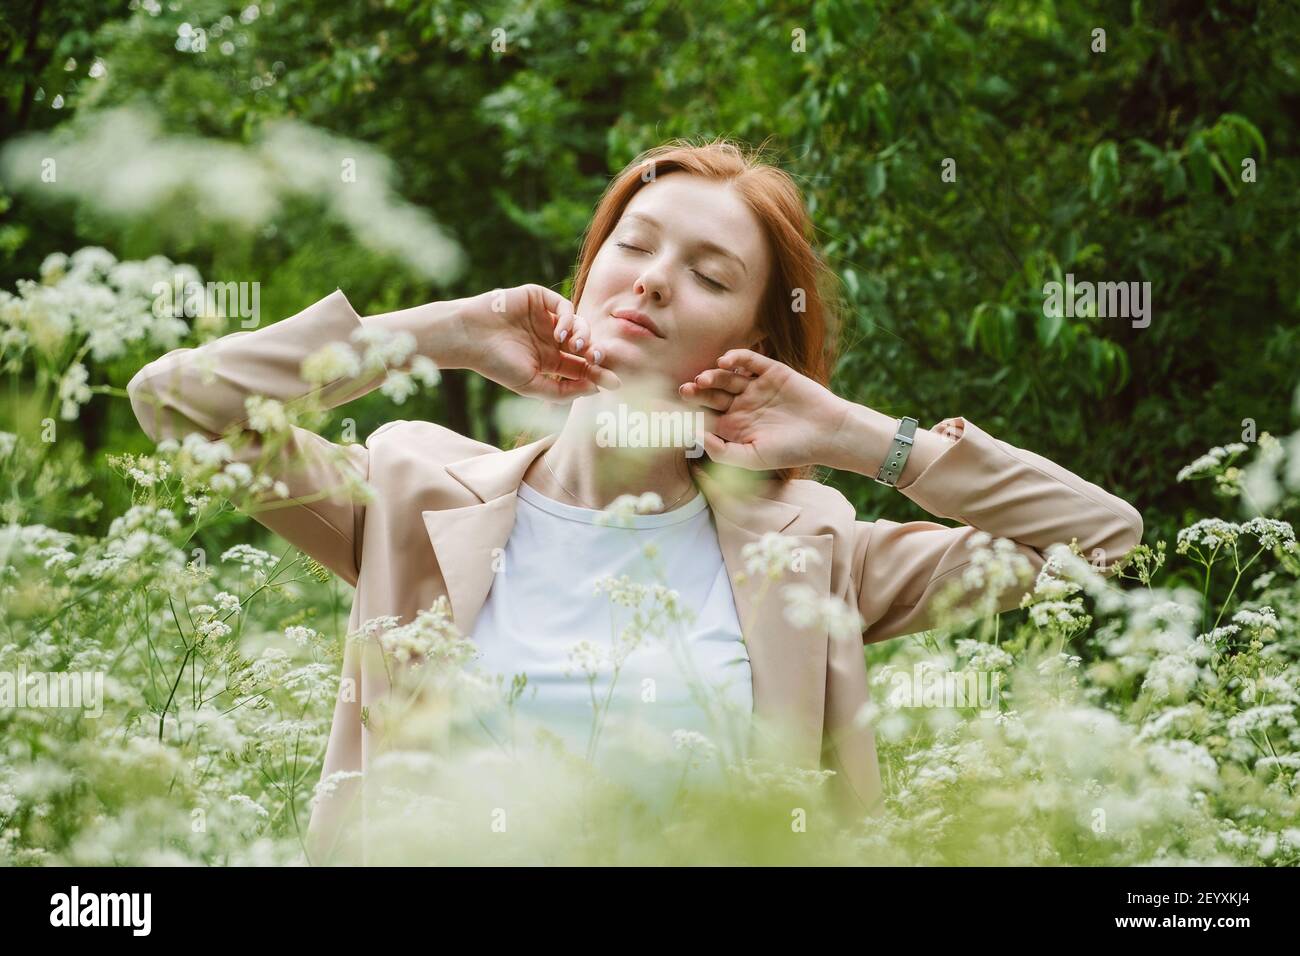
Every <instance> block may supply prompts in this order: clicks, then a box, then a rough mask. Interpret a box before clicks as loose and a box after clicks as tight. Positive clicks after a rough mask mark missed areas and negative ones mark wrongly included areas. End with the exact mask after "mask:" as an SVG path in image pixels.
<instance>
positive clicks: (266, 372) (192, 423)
mask: <svg viewBox="0 0 1300 956" xmlns="http://www.w3.org/2000/svg"><path fill="white" fill-rule="evenodd" d="M360 327H361V319H360V316H358V315H357V313H356V312H355V311H354V310H353V308H352V305H351V304H350V303H349V302H348V299H347V297H346V296H345V295H344V294H343V292H342V291H341V290H335V291H334V292H332V293H330V294H329V295H327V296H325V297H324V298H323V299H320V300H319V301H317V302H315V303H313V304H312V305H309V306H308V307H307V308H305V309H303V310H302V311H301V312H298V313H297V314H295V315H293V316H291V317H289V318H287V319H283V320H282V321H279V322H276V323H274V324H272V325H268V326H265V327H263V328H260V329H255V330H250V331H238V332H232V333H229V334H227V335H225V336H222V337H221V338H218V339H214V340H213V341H211V342H208V343H206V344H204V345H200V346H198V347H195V348H178V349H173V350H172V351H170V352H168V353H167V354H165V355H163V356H161V357H160V358H157V359H155V360H153V361H152V362H150V363H149V364H147V365H145V366H144V368H142V369H140V370H139V371H138V372H136V374H135V376H134V377H132V379H131V381H130V382H129V383H128V384H127V394H128V395H129V397H130V401H131V408H132V410H133V411H134V413H135V416H136V419H137V420H138V421H139V422H140V426H141V427H142V428H143V429H144V431H145V433H146V434H148V435H149V437H150V438H152V439H153V440H154V441H155V442H158V441H161V440H163V439H165V438H173V439H176V440H178V441H179V440H181V439H183V438H184V436H185V435H186V434H188V433H191V432H197V433H199V434H201V435H203V436H204V437H205V438H207V439H208V440H216V439H217V438H219V437H221V436H222V434H223V433H225V432H226V431H227V430H228V429H230V428H231V427H232V426H233V427H235V428H238V429H239V430H240V432H241V433H243V434H246V435H247V436H248V439H249V440H248V442H247V444H246V445H243V447H242V448H241V449H237V450H236V452H235V455H234V458H235V460H237V461H245V462H247V463H249V464H250V465H251V464H252V463H253V462H254V461H257V460H258V459H259V458H261V457H262V454H263V446H262V436H261V434H260V433H258V432H256V431H253V430H251V429H250V428H248V427H247V421H248V412H247V410H246V409H245V406H244V400H245V399H246V398H248V397H249V396H252V395H260V396H264V397H266V398H273V399H276V400H278V401H280V402H283V403H288V402H290V401H292V400H294V399H298V398H302V397H305V396H307V395H310V394H312V393H313V392H314V393H316V394H318V396H319V399H320V401H321V403H322V404H323V405H324V406H325V407H327V408H333V407H335V406H337V405H341V404H343V403H345V402H348V401H351V400H352V399H355V398H359V397H360V396H362V395H364V394H366V393H367V392H370V391H372V390H373V389H374V388H376V387H377V386H378V385H379V384H380V383H381V382H382V381H383V378H384V376H385V374H386V372H384V371H382V370H381V371H380V372H377V373H374V374H371V375H370V376H369V377H365V376H363V377H359V378H340V379H336V380H334V381H331V382H327V383H325V384H324V385H322V386H315V385H308V384H307V383H306V382H304V381H303V380H302V378H301V376H300V368H301V365H302V361H303V359H305V358H307V357H308V356H309V355H311V354H312V353H313V352H315V351H316V350H317V349H319V348H321V347H322V346H325V345H327V344H329V343H341V344H350V337H351V335H352V333H353V332H354V331H355V330H356V329H358V328H360ZM390 424H391V423H390ZM383 427H387V426H386V425H385V426H383ZM378 431H382V428H381V429H379V430H378ZM378 431H376V432H375V434H378ZM371 437H372V438H373V437H374V435H372V436H371ZM270 459H271V460H270V461H262V462H261V463H260V465H261V468H262V470H263V473H268V474H271V475H272V476H273V477H274V478H276V479H277V480H279V481H283V482H284V483H285V485H287V486H288V491H289V495H288V497H287V498H282V497H281V496H279V495H276V494H272V493H271V492H263V493H259V494H258V495H257V496H255V497H254V498H252V499H250V504H249V505H243V506H241V510H243V511H245V513H247V514H250V515H251V516H252V517H253V518H254V519H255V520H256V521H258V522H259V523H261V524H262V525H264V526H265V527H267V528H269V529H270V530H272V531H274V532H275V533H276V534H279V535H280V536H281V537H283V538H285V539H286V540H287V541H289V542H290V543H291V544H293V545H295V546H297V547H298V548H300V549H301V550H302V551H304V552H306V553H307V554H309V555H311V556H312V557H313V558H315V559H316V560H317V561H319V562H320V563H321V564H323V565H325V566H326V567H327V568H329V569H330V570H332V571H334V572H335V573H336V574H338V575H339V576H340V577H342V578H343V579H344V580H345V581H347V582H348V583H349V584H351V585H353V586H355V585H356V583H357V577H358V574H359V571H360V550H361V528H362V523H363V520H364V505H362V504H359V503H357V502H355V501H354V500H353V499H354V498H356V497H357V496H356V495H355V492H350V491H349V489H355V488H356V487H357V481H358V479H359V480H361V481H364V480H366V479H367V478H368V477H369V468H370V463H369V451H368V450H367V448H366V447H365V446H364V445H361V444H354V443H346V444H336V443H334V442H331V441H328V440H327V439H325V438H322V437H321V436H320V435H318V434H316V433H315V432H312V431H310V430H309V429H306V428H302V427H300V426H297V425H294V426H291V433H290V436H289V438H288V440H287V441H285V442H284V443H283V445H281V446H280V447H279V448H278V449H277V450H276V452H275V454H273V455H271V456H270Z"/></svg>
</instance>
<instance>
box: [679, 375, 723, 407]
mask: <svg viewBox="0 0 1300 956" xmlns="http://www.w3.org/2000/svg"><path fill="white" fill-rule="evenodd" d="M677 393H678V394H679V395H681V397H682V398H684V399H685V400H686V401H688V402H692V403H693V404H696V405H703V406H704V407H705V408H712V409H713V410H714V411H718V412H725V411H726V410H727V409H728V408H730V407H731V402H732V400H733V399H734V398H735V397H736V396H735V395H733V394H732V393H731V392H725V391H723V390H722V389H720V388H700V387H699V386H698V385H696V384H695V383H694V382H687V383H686V384H685V385H683V386H682V387H681V388H679V389H678V390H677Z"/></svg>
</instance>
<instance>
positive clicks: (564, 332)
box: [560, 329, 569, 345]
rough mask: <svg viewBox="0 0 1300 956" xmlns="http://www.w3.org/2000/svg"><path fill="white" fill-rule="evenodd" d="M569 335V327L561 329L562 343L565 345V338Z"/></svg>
mask: <svg viewBox="0 0 1300 956" xmlns="http://www.w3.org/2000/svg"><path fill="white" fill-rule="evenodd" d="M568 337H569V330H568V329H562V330H561V331H560V344H561V345H563V344H564V340H565V339H567V338H568Z"/></svg>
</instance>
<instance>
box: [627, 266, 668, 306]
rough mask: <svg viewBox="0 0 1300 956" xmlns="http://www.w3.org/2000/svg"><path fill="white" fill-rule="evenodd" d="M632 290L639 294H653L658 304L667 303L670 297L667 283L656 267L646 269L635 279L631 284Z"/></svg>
mask: <svg viewBox="0 0 1300 956" xmlns="http://www.w3.org/2000/svg"><path fill="white" fill-rule="evenodd" d="M632 291H633V292H635V293H636V294H637V295H639V296H649V295H653V296H654V300H655V303H656V304H658V305H667V304H668V300H669V298H670V297H671V296H670V293H669V289H668V283H667V282H666V281H664V279H663V278H662V276H661V275H660V270H659V269H657V268H651V269H647V270H646V271H645V272H643V273H642V274H641V276H640V278H638V279H637V280H636V284H635V285H634V286H632Z"/></svg>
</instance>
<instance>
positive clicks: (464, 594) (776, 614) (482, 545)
mask: <svg viewBox="0 0 1300 956" xmlns="http://www.w3.org/2000/svg"><path fill="white" fill-rule="evenodd" d="M557 437H558V434H557V433H553V434H550V435H546V436H544V437H543V438H540V439H538V440H537V441H534V442H531V443H529V444H527V445H521V446H519V447H518V448H512V449H509V450H507V451H499V452H489V453H488V454H485V455H475V456H473V457H471V458H464V459H461V460H460V461H455V462H451V463H450V464H448V465H446V466H445V468H446V471H447V474H449V475H451V476H452V477H453V478H455V479H456V480H457V481H459V482H460V483H461V484H462V485H464V486H465V487H466V488H467V489H469V490H470V491H471V492H473V493H474V495H475V496H476V497H477V498H478V502H477V503H475V504H470V505H466V506H464V507H461V508H446V509H438V510H432V511H423V512H421V514H422V517H423V518H424V524H425V528H426V529H427V530H428V533H429V540H430V542H431V543H432V544H433V550H434V553H435V554H436V556H437V559H438V566H439V568H440V569H441V571H442V576H443V580H444V582H445V583H446V588H447V598H448V601H449V602H450V604H451V611H452V617H453V620H454V621H455V623H456V626H457V628H458V629H459V630H460V632H461V633H462V634H464V635H465V636H467V637H468V636H469V634H470V632H471V631H472V629H473V627H474V622H475V620H476V619H477V617H478V614H479V612H480V611H481V610H482V608H483V604H484V602H485V601H486V600H487V596H488V592H489V591H490V590H491V587H492V580H493V575H494V574H495V573H496V569H497V568H498V567H499V566H500V562H499V561H498V560H497V558H498V556H500V555H501V554H502V551H500V550H498V549H504V548H505V545H506V542H507V540H508V539H509V537H510V532H511V530H512V529H513V528H514V523H515V508H516V503H517V501H518V491H519V485H520V483H521V482H522V481H523V476H524V473H525V472H527V470H528V468H529V466H530V465H531V464H532V463H533V461H534V460H535V459H536V458H537V456H538V455H540V454H541V453H542V452H544V451H545V450H546V449H547V448H549V447H550V446H551V445H552V444H553V443H554V441H555V439H556V438H557ZM697 474H698V475H699V478H700V490H701V491H702V493H703V494H704V496H705V499H706V500H707V501H708V503H709V506H710V509H711V511H712V513H713V517H714V526H715V528H716V529H717V533H718V546H719V549H720V550H721V552H722V558H723V563H724V564H725V565H726V568H727V574H728V576H729V578H730V581H731V585H732V596H733V598H734V599H735V604H736V614H737V617H738V618H739V621H740V629H741V634H742V635H743V637H744V640H745V646H746V649H747V651H748V653H749V658H750V668H751V673H752V675H753V694H754V714H755V717H756V718H758V720H757V721H756V726H755V732H756V733H755V741H754V742H755V744H756V745H757V746H758V747H760V748H763V749H762V751H761V752H762V753H765V754H770V755H772V756H774V757H779V758H780V759H784V760H790V761H792V762H795V763H799V764H801V765H806V766H811V767H816V766H818V764H819V762H820V757H821V735H822V725H823V718H824V705H825V694H826V663H827V640H828V631H827V627H826V624H825V621H824V620H818V621H815V622H814V623H813V624H811V625H809V626H807V627H796V626H795V625H794V624H792V623H790V622H789V621H788V620H787V619H786V617H785V613H784V610H785V596H784V595H783V594H782V589H783V588H784V587H786V586H788V585H790V584H796V583H799V584H806V585H808V586H809V587H811V588H812V590H813V592H814V594H815V595H816V599H817V600H822V599H824V598H826V597H827V596H828V595H829V594H830V589H831V556H832V544H833V536H832V535H831V534H829V533H827V534H816V535H810V534H793V533H788V532H786V529H787V528H790V526H791V525H793V524H795V522H796V521H797V520H798V518H799V516H800V513H801V512H802V510H803V509H802V508H801V507H800V506H799V505H797V504H793V503H791V502H787V501H781V500H779V499H776V498H767V497H763V496H761V494H760V495H756V494H746V493H740V492H736V491H733V490H731V489H729V488H728V487H727V485H726V483H725V482H722V481H719V480H717V479H715V478H713V477H711V476H710V475H709V474H708V472H707V471H701V472H698V473H697ZM767 532H776V533H780V534H782V536H783V538H785V540H786V541H787V542H788V543H789V544H790V546H791V547H792V549H794V550H793V552H792V553H793V554H794V555H795V556H796V559H797V560H796V561H795V562H792V564H794V565H795V566H794V567H792V568H786V569H783V572H782V575H781V577H780V578H779V579H776V580H767V579H766V578H765V577H764V575H763V574H762V573H761V572H759V573H758V574H749V573H747V572H746V560H745V557H744V554H743V551H744V547H745V545H747V544H751V543H757V542H759V541H761V540H762V537H763V535H764V534H766V533H767ZM800 549H801V550H802V560H798V558H799V557H800V556H801V554H800ZM768 748H771V749H770V750H769V749H768ZM759 752H760V751H756V752H755V755H758V753H759Z"/></svg>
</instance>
